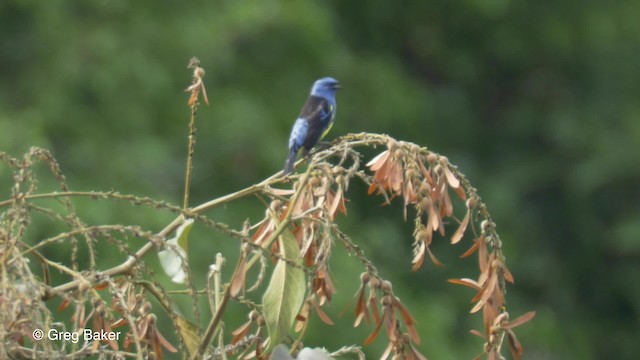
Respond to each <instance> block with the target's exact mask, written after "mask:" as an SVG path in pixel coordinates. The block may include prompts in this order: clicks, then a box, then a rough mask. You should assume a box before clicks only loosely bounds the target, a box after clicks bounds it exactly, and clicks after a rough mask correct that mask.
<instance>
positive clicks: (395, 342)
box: [354, 272, 426, 360]
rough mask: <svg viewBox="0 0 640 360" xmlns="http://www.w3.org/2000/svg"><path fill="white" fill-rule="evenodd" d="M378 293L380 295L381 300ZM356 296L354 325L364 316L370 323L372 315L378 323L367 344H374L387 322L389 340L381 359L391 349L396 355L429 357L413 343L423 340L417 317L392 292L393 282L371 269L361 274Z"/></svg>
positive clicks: (423, 358) (403, 357) (400, 356)
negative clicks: (376, 274)
mask: <svg viewBox="0 0 640 360" xmlns="http://www.w3.org/2000/svg"><path fill="white" fill-rule="evenodd" d="M367 285H368V286H367ZM367 287H368V288H369V296H368V297H367V299H366V300H365V297H366V295H365V292H366V288H367ZM378 295H381V299H380V302H378ZM356 299H357V300H356V308H355V317H356V320H355V323H354V326H355V327H357V326H358V325H360V324H361V323H362V320H363V319H364V321H365V323H367V324H368V323H369V321H370V319H371V317H373V321H374V322H375V324H376V327H375V329H374V330H373V332H372V333H371V335H369V337H368V338H367V339H366V340H365V341H364V344H365V345H369V344H371V343H372V342H373V341H374V340H375V339H376V337H377V336H378V333H379V332H380V329H381V328H382V325H383V324H384V328H385V330H386V334H387V339H388V340H389V343H388V345H387V348H386V350H385V352H384V354H383V355H382V357H381V359H382V360H385V359H387V358H388V357H389V356H390V355H391V353H392V352H393V353H394V354H395V355H394V357H393V358H394V359H395V358H400V359H409V360H413V359H417V360H426V357H425V356H424V355H422V354H421V353H420V352H419V351H418V350H417V349H416V348H415V347H414V345H413V344H414V343H415V344H420V336H419V335H418V332H417V331H416V328H415V326H414V325H415V319H414V318H413V316H411V313H409V310H408V309H407V308H406V307H405V306H404V305H403V304H402V302H401V301H400V299H399V298H398V297H397V296H396V295H394V294H393V289H392V286H391V282H389V281H386V280H381V279H380V278H378V277H376V276H373V277H372V276H371V275H370V274H369V273H368V272H364V273H362V274H361V275H360V288H359V289H358V292H357V293H356ZM378 305H380V306H381V307H382V311H380V310H379V309H378ZM369 310H371V314H372V316H371V315H369ZM381 312H382V315H381V314H380V313H381ZM396 312H397V313H398V314H400V319H401V320H402V322H403V323H404V327H405V328H406V329H407V332H405V333H403V332H402V331H401V323H400V320H399V319H398V318H397V316H396Z"/></svg>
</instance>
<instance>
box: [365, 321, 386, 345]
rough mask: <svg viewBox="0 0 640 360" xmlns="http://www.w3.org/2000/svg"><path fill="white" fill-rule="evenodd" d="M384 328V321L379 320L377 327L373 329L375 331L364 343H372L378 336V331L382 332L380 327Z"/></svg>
mask: <svg viewBox="0 0 640 360" xmlns="http://www.w3.org/2000/svg"><path fill="white" fill-rule="evenodd" d="M381 328H382V321H378V324H377V325H376V328H375V329H373V332H372V333H371V334H370V335H369V336H368V337H367V338H366V340H365V341H364V345H365V346H367V345H371V343H372V342H373V341H374V340H375V339H376V337H378V333H380V329H381Z"/></svg>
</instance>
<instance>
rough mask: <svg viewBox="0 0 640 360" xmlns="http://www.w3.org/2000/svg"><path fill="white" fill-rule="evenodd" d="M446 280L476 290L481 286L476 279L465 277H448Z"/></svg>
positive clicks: (480, 288)
mask: <svg viewBox="0 0 640 360" xmlns="http://www.w3.org/2000/svg"><path fill="white" fill-rule="evenodd" d="M447 281H448V282H450V283H451V284H456V285H463V286H468V287H470V288H472V289H474V290H477V291H480V290H482V287H480V284H478V282H477V281H475V280H472V279H467V278H462V279H449V280H447Z"/></svg>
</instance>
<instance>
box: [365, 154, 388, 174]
mask: <svg viewBox="0 0 640 360" xmlns="http://www.w3.org/2000/svg"><path fill="white" fill-rule="evenodd" d="M389 154H390V152H389V150H385V151H383V152H381V153H380V154H378V155H376V157H374V158H373V159H371V161H369V162H368V163H367V166H368V167H369V168H370V169H371V171H378V170H379V169H380V167H381V166H382V165H383V164H384V163H385V162H386V161H387V158H389Z"/></svg>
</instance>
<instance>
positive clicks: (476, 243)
mask: <svg viewBox="0 0 640 360" xmlns="http://www.w3.org/2000/svg"><path fill="white" fill-rule="evenodd" d="M479 247H480V240H479V239H476V240H473V245H472V246H471V247H470V248H469V250H467V251H465V252H464V254H462V255H460V258H461V259H464V258H466V257H469V256H471V255H473V253H474V252H476V250H478V248H479Z"/></svg>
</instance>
